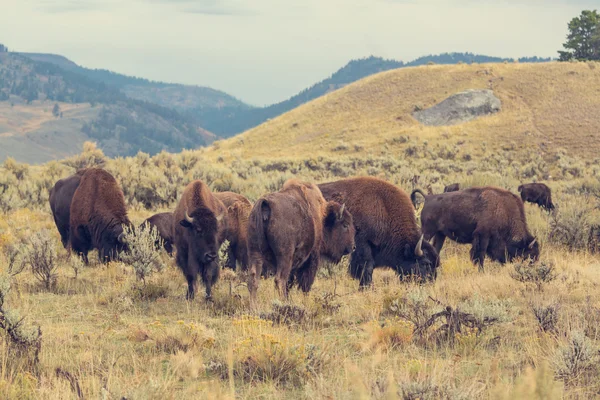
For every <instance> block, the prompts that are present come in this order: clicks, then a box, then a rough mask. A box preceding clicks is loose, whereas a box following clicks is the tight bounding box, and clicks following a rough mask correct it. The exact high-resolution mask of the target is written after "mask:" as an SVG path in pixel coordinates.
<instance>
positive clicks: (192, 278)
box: [185, 273, 198, 300]
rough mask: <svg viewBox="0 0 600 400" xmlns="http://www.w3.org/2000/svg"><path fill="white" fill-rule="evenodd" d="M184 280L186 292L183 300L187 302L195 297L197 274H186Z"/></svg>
mask: <svg viewBox="0 0 600 400" xmlns="http://www.w3.org/2000/svg"><path fill="white" fill-rule="evenodd" d="M185 279H187V283H188V290H187V293H186V295H185V298H186V299H187V300H194V297H196V291H197V290H198V274H197V273H191V274H186V275H185Z"/></svg>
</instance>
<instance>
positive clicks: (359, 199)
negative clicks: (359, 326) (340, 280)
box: [319, 177, 439, 288]
mask: <svg viewBox="0 0 600 400" xmlns="http://www.w3.org/2000/svg"><path fill="white" fill-rule="evenodd" d="M319 188H320V189H321V192H322V193H323V196H324V197H325V198H326V199H327V200H335V201H337V202H340V203H344V204H346V207H347V208H348V210H349V211H350V213H351V214H352V217H353V218H354V226H355V227H356V237H355V240H356V250H355V251H354V252H353V253H352V257H351V259H350V275H352V277H354V278H355V279H359V280H360V287H361V288H362V287H365V286H368V285H370V284H371V282H372V277H373V269H374V268H377V267H391V268H393V269H394V270H395V271H396V272H397V273H398V274H400V275H414V276H419V277H422V278H425V279H435V277H436V274H437V267H438V266H439V260H438V254H437V252H436V251H435V249H434V248H433V246H431V245H430V244H429V243H428V242H426V241H423V236H422V234H421V231H420V229H419V225H418V224H417V220H416V217H415V213H414V211H413V208H412V204H411V203H410V199H409V198H408V195H407V194H406V193H405V192H404V191H402V190H400V189H398V188H397V187H396V186H394V185H392V184H391V183H388V182H386V181H384V180H382V179H378V178H373V177H359V178H349V179H342V180H340V181H336V182H330V183H323V184H320V185H319Z"/></svg>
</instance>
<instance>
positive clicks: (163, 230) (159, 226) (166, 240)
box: [141, 212, 173, 256]
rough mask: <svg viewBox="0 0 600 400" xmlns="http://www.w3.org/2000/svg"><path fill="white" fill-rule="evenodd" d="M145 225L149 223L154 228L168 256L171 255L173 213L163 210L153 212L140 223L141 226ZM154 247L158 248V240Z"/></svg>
mask: <svg viewBox="0 0 600 400" xmlns="http://www.w3.org/2000/svg"><path fill="white" fill-rule="evenodd" d="M145 225H149V226H150V227H151V228H154V229H156V231H157V232H158V235H159V236H160V238H161V241H162V246H163V247H164V249H165V251H166V252H167V253H168V254H169V255H170V256H171V255H173V213H172V212H164V213H159V214H154V215H153V216H151V217H150V218H148V219H146V220H145V221H144V222H143V223H142V226H141V228H143V227H144V226H145ZM156 248H157V249H159V248H160V241H159V242H158V243H156Z"/></svg>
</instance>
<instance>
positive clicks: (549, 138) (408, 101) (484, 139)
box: [207, 63, 600, 160]
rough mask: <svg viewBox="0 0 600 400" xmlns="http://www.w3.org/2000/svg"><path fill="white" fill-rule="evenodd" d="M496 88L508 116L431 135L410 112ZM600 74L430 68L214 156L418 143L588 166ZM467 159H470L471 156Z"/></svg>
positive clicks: (319, 102) (512, 67)
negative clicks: (567, 159) (557, 155)
mask: <svg viewBox="0 0 600 400" xmlns="http://www.w3.org/2000/svg"><path fill="white" fill-rule="evenodd" d="M478 88H492V89H493V90H494V93H495V94H496V96H498V97H499V98H500V99H501V101H502V111H501V112H499V113H497V114H495V115H493V116H487V117H483V118H480V119H477V120H474V121H471V122H468V123H463V124H459V125H455V126H447V127H425V126H422V125H420V124H419V123H418V122H417V121H416V120H415V119H414V118H413V117H412V116H411V113H412V112H413V111H414V110H415V109H419V108H424V107H430V106H432V105H434V104H436V103H438V102H440V101H442V100H444V99H445V98H447V97H448V96H450V95H452V94H454V93H457V92H460V91H463V90H466V89H478ZM598 110H600V66H599V65H598V64H594V63H542V64H519V63H505V64H473V65H430V66H421V67H414V68H402V69H396V70H393V71H388V72H383V73H380V74H377V75H374V76H371V77H368V78H365V79H363V80H361V81H358V82H356V83H354V84H351V85H348V86H346V87H344V88H342V89H340V90H337V91H335V92H333V93H330V94H328V95H325V96H323V97H320V98H318V99H316V100H314V101H312V102H310V103H308V104H305V105H302V106H300V107H298V108H296V109H294V110H292V111H290V112H288V113H286V114H284V115H282V116H280V117H278V118H275V119H273V120H271V121H268V122H266V123H264V124H262V125H260V126H258V127H256V128H254V129H251V130H249V131H247V132H245V133H243V134H241V135H239V136H236V137H234V138H231V139H229V140H226V141H221V142H219V143H218V144H217V145H216V146H213V147H211V148H210V149H209V150H208V151H207V154H212V155H213V156H219V157H224V158H226V157H232V158H235V157H243V158H249V157H259V158H260V157H268V158H276V157H306V156H307V155H308V156H311V157H316V156H319V155H342V154H356V153H360V154H361V155H364V154H372V155H378V154H381V153H392V154H394V156H395V157H403V156H404V154H405V152H406V151H407V148H409V147H410V146H413V145H415V143H420V144H425V143H424V142H425V141H428V145H429V146H433V145H436V144H439V143H440V142H438V140H439V139H442V138H443V144H444V145H447V146H457V147H458V148H461V149H462V152H463V153H465V156H468V157H477V156H478V154H479V153H483V151H480V150H481V149H483V148H484V147H485V148H488V149H489V148H493V149H496V150H497V151H503V149H507V148H508V149H512V150H522V151H526V152H533V153H536V154H538V153H541V154H546V155H548V156H550V155H551V154H552V153H553V152H556V151H558V150H559V149H564V150H566V151H567V152H569V153H571V154H573V155H577V156H580V157H583V158H587V159H589V160H591V159H595V158H598V156H599V151H600V113H598ZM466 153H469V154H468V155H467V154H466Z"/></svg>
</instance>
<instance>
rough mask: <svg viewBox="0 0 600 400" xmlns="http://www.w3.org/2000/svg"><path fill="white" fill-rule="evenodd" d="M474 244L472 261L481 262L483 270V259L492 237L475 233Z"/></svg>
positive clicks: (481, 269) (480, 268)
mask: <svg viewBox="0 0 600 400" xmlns="http://www.w3.org/2000/svg"><path fill="white" fill-rule="evenodd" d="M473 236H474V238H473V244H472V246H471V261H472V262H473V264H479V271H480V272H483V261H484V260H485V254H486V253H487V249H488V246H489V244H490V238H489V236H487V235H483V234H478V233H475V234H474V235H473Z"/></svg>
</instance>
